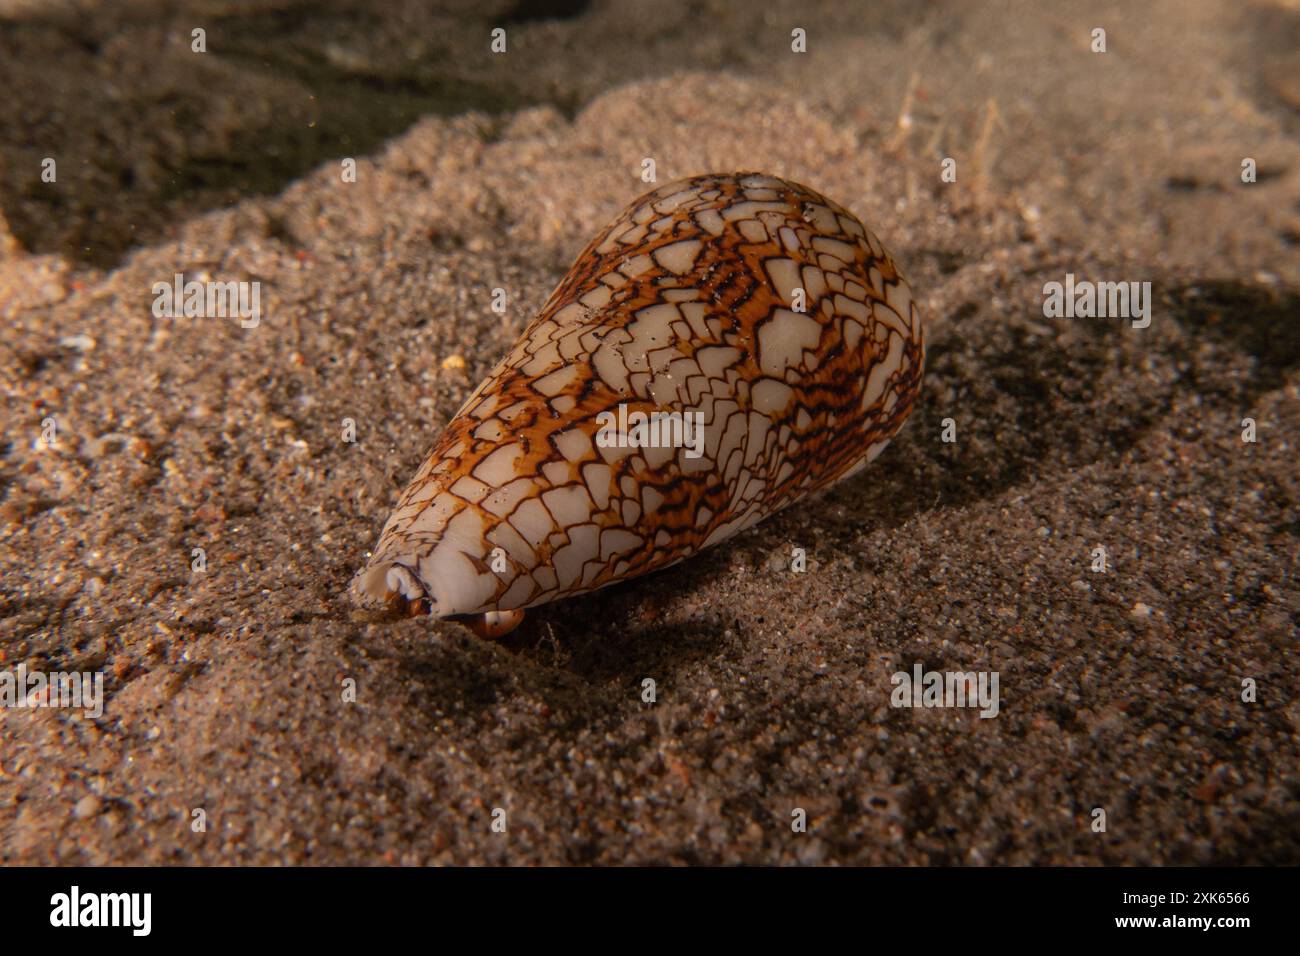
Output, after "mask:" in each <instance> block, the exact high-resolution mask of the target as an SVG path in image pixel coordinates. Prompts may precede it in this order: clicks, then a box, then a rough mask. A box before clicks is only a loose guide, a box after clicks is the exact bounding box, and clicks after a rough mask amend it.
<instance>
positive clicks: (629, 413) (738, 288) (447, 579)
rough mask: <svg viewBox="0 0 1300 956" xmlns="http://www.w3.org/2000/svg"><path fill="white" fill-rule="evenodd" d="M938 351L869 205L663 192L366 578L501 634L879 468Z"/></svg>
mask: <svg viewBox="0 0 1300 956" xmlns="http://www.w3.org/2000/svg"><path fill="white" fill-rule="evenodd" d="M924 362H925V332H924V328H923V325H922V322H921V316H920V313H919V312H918V310H917V307H916V304H915V303H914V302H913V300H912V294H911V291H910V289H909V288H908V285H907V283H906V282H905V281H904V280H903V278H902V276H901V275H900V274H899V272H898V269H897V268H896V267H895V265H894V262H893V260H892V259H891V258H890V256H889V254H888V253H887V252H886V251H885V250H884V248H883V247H882V246H881V244H880V241H879V240H878V239H877V238H876V237H875V236H874V235H873V234H872V233H871V232H870V231H868V230H867V229H866V228H865V227H864V226H863V225H862V223H861V222H859V221H858V219H857V218H856V217H855V216H854V215H853V214H852V213H850V212H849V211H848V210H847V209H845V208H844V207H842V206H840V205H839V204H837V203H835V202H833V201H831V200H829V199H827V198H826V197H824V196H822V195H820V194H818V193H817V192H814V191H813V190H811V189H809V188H807V187H805V186H801V185H799V184H797V183H792V182H788V181H786V180H783V179H778V178H776V177H773V176H768V175H763V174H759V173H734V174H715V175H707V176H697V177H694V178H691V179H686V180H682V181H678V182H674V183H670V184H668V185H665V186H662V187H660V188H658V189H656V190H655V191H653V192H651V193H649V194H647V195H645V196H642V197H641V198H640V199H638V200H636V201H635V202H634V203H632V204H631V205H630V206H629V207H628V208H627V209H626V210H624V212H623V213H622V214H621V215H620V216H619V217H618V218H617V219H615V220H614V221H613V222H612V223H611V224H610V225H609V226H607V227H606V228H605V229H604V230H603V231H602V232H601V233H600V234H599V235H598V236H597V237H596V238H595V239H594V240H592V242H591V244H590V245H588V246H587V248H586V249H585V250H584V251H583V252H582V254H581V255H580V256H579V257H578V260H577V261H576V262H575V263H574V265H573V267H572V268H571V269H570V270H569V272H568V274H567V275H565V277H564V278H563V280H562V281H561V282H560V284H559V287H558V288H557V289H556V290H555V292H554V293H552V295H551V297H550V299H549V300H548V301H547V303H546V305H545V306H544V307H543V308H542V310H541V312H540V314H539V315H538V316H537V318H536V319H534V320H533V322H532V323H531V324H530V325H529V326H528V327H527V328H526V329H525V330H524V332H523V334H522V335H521V336H520V338H519V340H518V341H517V342H516V344H515V345H514V347H513V348H512V349H511V351H510V353H509V354H508V355H506V357H505V358H504V359H502V361H501V362H500V363H499V364H498V365H497V366H496V367H495V368H494V369H493V370H492V372H491V373H490V374H489V375H488V377H487V378H486V379H485V380H484V381H483V382H482V384H480V385H479V386H478V388H477V389H475V391H474V392H473V394H471V395H470V397H469V398H468V400H467V401H466V402H465V404H464V405H463V406H462V408H461V409H460V411H459V412H458V413H457V414H456V415H455V416H454V417H453V419H452V420H451V422H450V423H449V424H448V425H447V428H446V430H445V431H444V432H443V434H442V436H441V437H440V438H439V440H438V442H437V444H436V445H435V446H434V448H433V450H432V451H431V452H430V453H429V455H428V457H427V458H426V459H425V461H424V463H423V464H422V465H421V466H420V469H419V471H418V472H417V473H416V475H415V478H414V479H413V480H412V482H411V484H410V485H409V486H408V487H407V488H406V490H405V491H404V492H403V493H402V495H401V498H400V500H399V501H398V503H397V506H396V508H395V510H394V511H393V513H392V516H391V517H389V519H388V522H387V524H386V525H385V526H384V529H383V533H382V534H381V535H380V539H379V544H378V547H377V548H376V550H375V552H374V555H373V556H372V557H371V558H370V561H369V563H368V564H367V566H366V567H365V568H364V569H363V570H362V572H361V573H360V574H359V575H358V576H357V579H356V582H355V587H356V589H357V591H358V592H359V596H360V597H361V598H362V599H363V600H364V599H374V600H385V599H387V600H392V599H395V598H403V599H406V600H408V601H418V602H425V601H427V602H428V607H429V610H430V613H432V614H434V615H436V616H438V617H446V616H453V615H484V617H483V618H480V619H479V623H480V625H481V626H482V627H483V628H485V629H486V631H487V632H491V633H501V632H502V631H503V630H506V629H509V627H510V626H513V624H514V623H517V621H518V620H519V619H520V618H521V617H522V613H521V612H522V609H524V608H528V607H532V606H535V605H538V604H543V603H546V602H549V601H553V600H556V599H559V598H564V597H570V596H573V595H576V594H582V593H584V592H587V591H593V590H595V589H597V588H601V587H604V586H605V585H608V584H613V583H615V582H618V581H622V580H626V579H629V578H632V577H636V576H638V575H642V574H646V573H648V572H650V571H655V570H657V569H659V568H664V567H667V566H668V565H671V564H675V563H676V562H678V561H681V560H682V559H684V558H687V557H690V556H691V555H692V554H695V553H696V552H698V551H700V550H702V549H704V548H707V547H709V546H710V545H713V544H717V543H718V542H720V541H723V540H725V539H727V538H728V537H730V536H732V535H734V534H736V533H738V532H740V531H742V530H744V529H746V528H748V527H750V526H752V525H754V524H755V523H756V522H758V521H761V520H762V519H763V518H764V517H766V516H768V515H770V514H772V513H773V512H776V511H778V510H780V509H781V508H784V507H785V506H786V505H789V504H791V503H792V502H794V501H797V500H799V499H800V498H802V497H803V496H805V495H807V494H809V493H811V492H814V491H817V490H818V489H821V488H825V487H827V486H828V485H831V484H833V483H834V482H836V481H839V480H840V479H842V478H845V477H847V476H848V475H851V474H853V473H855V472H856V471H858V470H859V469H861V468H863V467H864V466H865V465H866V464H867V463H868V462H870V461H871V460H872V459H874V458H875V457H876V456H877V455H878V454H879V453H880V452H881V450H882V449H883V448H884V447H885V445H886V444H887V443H888V442H889V440H890V439H891V438H892V437H893V436H894V435H895V434H896V433H897V432H898V430H899V428H900V427H902V424H903V422H904V420H905V419H906V418H907V415H908V413H909V412H910V411H911V409H912V406H913V404H914V403H915V401H916V397H917V394H918V393H919V391H920V387H921V377H922V372H923V368H924ZM421 606H422V605H421Z"/></svg>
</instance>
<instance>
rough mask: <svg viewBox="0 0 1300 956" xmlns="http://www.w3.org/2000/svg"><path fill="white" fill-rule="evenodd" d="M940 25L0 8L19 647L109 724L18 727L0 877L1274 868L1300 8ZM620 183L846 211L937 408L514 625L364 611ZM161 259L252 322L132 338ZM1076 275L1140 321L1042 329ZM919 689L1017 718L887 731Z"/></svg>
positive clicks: (1285, 806)
mask: <svg viewBox="0 0 1300 956" xmlns="http://www.w3.org/2000/svg"><path fill="white" fill-rule="evenodd" d="M1137 6H1140V8H1141V9H1140V11H1138V10H1137V9H1136V7H1137ZM913 8H914V5H913V4H908V3H902V2H898V3H886V4H878V5H872V8H871V10H872V12H871V13H870V14H867V13H865V12H863V11H862V10H860V9H856V8H854V7H851V6H848V5H836V4H830V3H813V4H808V3H799V4H787V5H773V6H771V7H769V8H765V10H764V11H763V12H762V14H761V15H760V14H757V13H754V12H753V11H752V9H751V8H750V6H749V5H744V4H737V5H734V6H733V5H726V4H708V5H705V6H703V7H699V6H697V5H695V4H691V3H686V2H681V3H677V2H665V3H663V4H651V5H647V4H643V3H639V2H632V0H626V2H613V3H608V4H592V5H591V6H590V7H585V6H584V5H582V4H571V5H567V4H559V5H558V6H557V7H556V12H557V13H560V14H562V16H558V17H552V18H549V19H546V18H533V17H524V16H522V15H520V14H518V13H512V12H511V11H510V9H509V8H508V5H504V4H501V5H497V7H496V8H492V7H491V5H487V8H486V9H485V7H484V5H483V4H474V3H461V4H448V5H444V6H443V7H442V9H441V11H440V12H429V11H428V9H427V8H426V5H424V4H417V3H393V4H391V5H388V6H384V7H382V8H381V9H379V10H371V9H367V10H366V12H359V11H358V10H353V9H352V8H351V7H350V6H348V5H345V4H324V5H317V4H311V5H304V4H299V3H285V2H265V0H261V2H244V3H236V2H230V3H220V4H194V5H193V9H192V10H191V9H190V8H189V5H187V4H183V3H182V4H157V3H145V2H136V3H119V4H107V3H106V4H102V5H100V4H86V3H68V4H31V3H8V4H4V5H3V6H0V12H3V13H4V14H5V15H6V17H7V18H6V19H4V20H3V21H0V87H3V88H5V89H6V90H8V91H11V93H10V94H7V96H6V98H5V99H4V101H3V102H2V103H0V128H2V129H3V130H4V134H5V135H4V137H3V142H4V144H5V145H4V149H3V151H2V152H0V315H3V317H4V323H3V328H2V329H0V383H2V384H3V395H2V397H0V401H2V402H3V416H4V422H5V426H6V428H5V436H4V437H5V443H4V445H3V455H2V456H0V496H2V499H3V500H2V501H0V668H5V669H9V670H13V669H15V668H17V667H19V666H20V665H22V666H24V667H26V668H28V669H37V670H44V671H61V670H89V671H102V672H103V673H104V675H105V697H106V700H105V711H104V714H103V715H102V716H100V717H98V718H95V719H90V718H87V717H84V716H83V715H81V714H79V713H75V712H69V711H63V710H50V709H47V710H27V709H3V710H0V861H4V862H7V863H43V862H67V863H91V864H106V863H157V862H180V863H276V862H287V863H327V864H335V863H351V862H373V863H410V864H424V863H462V864H463V863H513V864H532V863H601V864H608V863H705V864H719V863H737V862H741V863H771V862H776V863H805V864H825V863H839V864H863V863H885V864H1008V863H1079V864H1101V863H1108V864H1116V863H1133V864H1142V863H1155V864H1183V863H1272V864H1281V863H1296V862H1298V861H1300V748H1298V747H1297V732H1300V691H1298V687H1297V684H1298V683H1300V678H1298V677H1297V674H1298V673H1300V669H1298V668H1297V664H1298V663H1300V661H1298V653H1300V642H1298V641H1297V621H1298V620H1300V618H1298V617H1297V615H1298V613H1300V592H1298V591H1297V588H1296V580H1295V572H1296V558H1297V551H1298V549H1297V537H1298V535H1300V512H1298V509H1297V495H1298V493H1300V469H1297V466H1296V436H1297V433H1298V432H1297V428H1298V427H1300V324H1298V323H1300V308H1298V306H1300V256H1297V254H1296V244H1297V242H1300V150H1298V149H1297V145H1298V144H1297V140H1298V138H1300V60H1298V59H1297V57H1296V56H1295V54H1294V51H1295V50H1296V49H1297V48H1300V8H1297V5H1296V4H1295V3H1292V2H1278V0H1274V2H1263V0H1260V2H1254V3H1248V4H1229V3H1214V2H1207V0H1195V2H1185V3H1150V4H1141V5H1133V4H1118V3H1117V4H1100V5H1063V4H1021V3H1005V4H1004V3H996V4H979V5H970V4H963V3H956V2H952V3H948V2H941V3H933V4H927V5H926V7H925V12H924V13H917V12H915V10H914V9H913ZM500 24H505V25H506V28H507V31H508V35H509V37H510V46H509V50H508V52H507V54H505V55H504V56H501V57H493V56H492V55H491V54H489V53H488V47H487V42H488V41H487V36H488V31H489V30H490V29H492V27H494V26H497V25H500ZM196 25H199V26H204V27H205V29H206V30H207V46H208V52H207V53H205V54H201V55H200V54H194V53H193V52H191V47H190V35H191V29H192V28H193V27H194V26H196ZM794 27H800V28H803V29H805V30H806V31H807V37H808V52H807V53H806V54H795V53H792V52H791V50H790V31H791V29H792V28H794ZM1096 27H1102V28H1105V29H1106V31H1107V51H1106V52H1105V53H1104V54H1099V53H1094V52H1093V51H1092V49H1091V48H1090V47H1091V44H1092V37H1091V31H1092V30H1093V29H1094V28H1096ZM45 157H53V158H55V159H56V160H57V164H58V179H57V182H55V183H44V182H42V181H41V177H40V173H41V168H42V160H43V159H44V158H45ZM343 157H352V158H355V160H356V168H357V177H356V182H355V183H345V182H344V181H343V180H342V177H341V175H340V159H341V158H343ZM646 157H652V158H654V159H655V162H656V169H657V175H658V180H659V182H661V183H662V182H667V181H669V180H671V179H674V178H677V177H680V176H685V175H690V174H695V173H700V172H707V171H716V170H734V169H758V170H763V171H766V172H770V173H774V174H777V175H781V176H786V177H788V178H791V179H794V180H796V181H799V182H803V183H807V184H808V185H810V186H812V187H813V188H815V189H817V190H819V191H821V192H823V193H825V194H826V195H828V196H830V197H831V198H834V199H836V200H837V201H839V202H841V203H843V204H844V205H846V206H848V207H850V208H851V209H852V210H853V211H854V212H855V213H857V214H858V215H859V216H860V217H861V218H862V219H863V221H864V222H866V223H867V224H868V225H869V226H870V227H871V228H872V229H873V230H874V231H875V232H876V233H877V234H878V235H879V236H880V237H881V239H882V240H883V241H884V242H885V244H886V245H887V247H888V248H889V250H890V251H891V253H892V254H893V256H894V257H895V259H896V260H897V261H898V263H899V264H900V267H901V268H902V270H903V272H904V274H905V275H906V276H907V278H908V280H909V281H910V283H911V286H912V289H913V291H914V293H915V294H916V296H917V299H918V301H919V302H920V303H921V305H922V308H923V310H924V314H925V316H926V318H927V321H928V322H929V329H930V352H929V362H928V368H927V376H926V382H925V386H924V391H923V394H922V398H921V402H920V406H919V407H918V409H917V410H916V411H915V412H914V414H913V416H912V419H911V421H910V422H909V423H908V425H907V426H906V427H905V429H904V430H903V432H902V434H901V435H900V436H899V438H898V439H897V440H896V441H895V442H894V443H893V444H892V445H891V446H890V447H889V448H888V449H887V451H886V452H885V453H884V454H883V455H882V456H881V457H880V458H879V459H878V460H877V461H876V462H875V463H874V464H873V465H872V466H870V467H869V468H868V469H867V470H866V471H865V472H863V473H862V474H861V475H859V476H857V477H856V478H854V479H852V480H850V481H848V482H846V483H844V484H841V485H839V486H837V487H836V488H834V489H833V490H832V491H830V492H828V493H826V494H824V495H822V496H820V497H817V498H815V499H812V500H808V501H805V502H803V503H801V504H799V505H797V506H795V507H793V508H791V509H789V510H787V511H785V512H783V513H781V514H780V515H778V516H776V517H774V518H772V519H771V520H768V521H766V522H764V523H763V524H761V525H760V526H758V527H757V528H755V529H754V530H752V531H750V532H747V533H746V534H744V535H743V536H741V537H739V538H736V539H734V540H732V541H730V542H727V543H725V544H723V545H721V546H719V547H716V548H713V549H711V550H709V551H707V552H705V553H703V554H701V555H699V556H697V557H696V558H694V559H692V560H690V561H688V562H685V563H683V564H680V565H678V566H676V567H674V568H672V569H670V570H668V571H665V572H662V573H659V574H656V575H653V576H650V577H646V578H643V579H640V580H637V581H635V582H632V583H629V584H624V585H620V586H618V587H615V588H612V589H609V590H606V591H602V592H599V593H597V594H594V595H591V596H588V597H585V598H580V599H575V600H571V601H566V602H562V603H559V604H555V605H551V606H548V607H544V608H540V609H538V610H536V611H534V612H531V613H530V615H529V618H528V620H527V622H526V623H525V624H524V626H523V627H522V628H521V629H520V630H519V631H517V632H516V633H515V634H513V635H511V636H510V637H509V638H508V639H506V640H505V641H503V642H500V643H493V642H488V641H484V640H481V639H479V638H477V637H474V636H473V635H471V634H469V633H468V632H467V631H466V630H465V629H464V628H462V627H461V626H460V625H458V624H455V623H450V622H437V621H430V620H427V619H410V618H402V617H398V616H395V615H391V614H385V613H381V612H377V611H372V610H366V609H359V608H357V607H355V606H354V605H353V604H352V602H351V601H350V600H349V599H348V596H347V588H348V584H349V581H350V579H351V577H352V575H353V573H354V572H355V571H356V570H357V569H358V568H359V567H360V566H361V565H362V564H363V563H364V560H365V556H366V553H367V551H368V550H369V549H370V548H372V547H373V546H374V543H375V540H376V537H377V534H378V531H379V528H380V525H381V524H382V522H383V520H384V519H385V517H386V516H387V514H388V511H389V509H390V507H391V504H392V502H393V500H394V498H395V496H396V494H397V493H398V492H399V491H400V489H401V488H402V486H403V485H404V484H405V483H406V481H407V480H409V478H410V477H411V476H412V475H413V473H414V471H415V469H416V467H417V466H418V465H419V463H420V461H421V459H422V458H423V456H424V454H425V452H426V451H427V450H428V448H429V447H430V445H431V444H432V442H433V440H434V438H435V437H436V436H437V434H438V432H439V430H440V429H441V427H442V426H443V425H444V424H445V423H446V422H447V420H448V419H449V417H450V416H451V415H452V414H454V412H455V411H456V410H457V408H458V407H459V406H460V404H461V403H462V402H463V401H464V399H465V397H466V396H467V395H468V394H469V392H470V391H471V390H472V389H473V388H474V386H475V385H476V384H477V382H478V381H479V380H480V378H481V377H482V376H483V375H484V374H485V373H486V371H487V370H488V369H489V368H490V367H491V366H492V365H493V364H494V363H495V362H496V361H497V360H498V358H499V357H500V356H501V355H502V354H503V353H504V352H505V350H506V349H507V348H508V346H509V345H510V344H511V342H512V341H513V340H514V338H515V336H516V335H517V334H518V333H519V331H520V330H521V329H522V328H523V326H524V325H525V324H526V323H527V321H528V320H529V319H530V318H531V317H532V315H533V313H534V312H535V311H536V309H537V308H538V307H539V306H540V305H541V304H542V302H543V301H544V299H545V298H546V296H547V295H548V294H549V292H550V290H551V289H552V288H553V287H554V285H555V283H556V282H557V281H558V280H559V278H560V277H561V276H562V275H563V274H564V272H565V271H566V270H567V268H568V266H569V264H570V263H571V261H572V259H573V257H574V256H575V255H576V254H577V252H578V251H579V250H580V249H581V248H582V246H583V245H584V244H585V243H586V241H587V240H588V239H589V238H590V237H591V236H592V235H594V234H595V232H596V231H597V230H598V229H599V228H600V227H601V226H603V225H604V224H605V223H606V222H607V221H608V220H609V219H610V218H612V217H613V215H614V214H615V213H617V212H618V211H619V210H620V209H621V208H622V207H623V206H624V205H625V204H626V203H627V202H628V201H629V200H631V199H632V198H634V197H635V196H636V195H638V194H639V193H641V192H643V191H645V189H646V188H647V187H646V185H645V184H644V183H642V182H641V180H640V178H639V175H640V172H641V169H642V160H643V159H644V158H646ZM945 157H951V158H954V159H955V160H956V163H957V166H956V168H957V170H958V177H957V181H956V182H955V183H946V182H943V181H942V180H941V177H940V175H939V173H940V166H941V162H942V160H943V159H944V158H945ZM1248 157H1249V158H1252V159H1254V160H1255V162H1256V165H1257V170H1258V173H1257V177H1256V181H1255V182H1253V183H1249V184H1248V183H1243V182H1242V180H1241V171H1242V162H1243V159H1245V158H1248ZM176 273H183V274H184V275H186V276H187V277H191V278H199V279H202V278H214V279H222V280H229V279H235V280H239V281H254V280H256V281H258V282H259V283H260V288H261V294H262V301H261V307H262V318H261V321H260V322H259V323H258V324H257V325H256V327H253V328H244V327H242V326H241V324H240V323H239V322H238V321H237V320H235V319H201V318H192V319H166V318H163V319H159V318H156V317H155V316H154V315H153V313H152V311H151V304H152V301H153V298H154V297H153V294H152V292H151V290H152V287H153V285H154V283H156V282H159V281H163V282H170V281H171V279H172V277H173V276H174V275H175V274H176ZM1067 273H1070V274H1074V275H1075V276H1078V277H1088V278H1090V279H1093V280H1107V281H1138V282H1143V281H1149V282H1150V283H1151V284H1152V290H1153V292H1152V294H1153V310H1152V323H1151V325H1150V326H1149V327H1148V328H1145V329H1135V328H1132V327H1131V324H1130V323H1127V322H1125V321H1122V320H1115V319H1108V320H1102V319H1079V318H1065V317H1059V318H1058V317H1049V316H1045V315H1044V310H1043V288H1044V285H1045V283H1048V282H1052V281H1063V280H1064V277H1065V275H1066V274H1067ZM494 288H505V289H507V290H508V293H509V294H508V301H509V308H508V309H507V311H506V313H505V314H497V313H495V312H493V311H492V309H491V301H492V290H493V289H494ZM1247 418H1249V419H1252V420H1253V421H1254V422H1255V423H1256V430H1257V441H1256V442H1253V443H1247V442H1243V440H1242V435H1243V425H1242V422H1243V419H1247ZM344 419H351V420H353V421H354V422H355V423H356V429H357V441H356V442H354V443H347V442H344V441H342V438H341V436H342V428H343V426H342V422H343V420H344ZM946 419H952V420H953V422H954V423H955V427H956V430H957V432H956V433H957V437H958V440H957V441H956V442H955V443H944V442H943V441H942V440H941V435H942V432H943V422H944V421H945V420H946ZM47 420H53V421H54V422H55V423H56V440H55V441H54V443H53V444H52V445H51V444H48V443H46V442H44V441H43V440H42V439H43V436H44V432H45V429H46V425H45V423H46V422H47ZM796 547H798V548H803V549H805V552H806V554H807V556H808V565H807V571H806V572H804V573H795V572H793V571H792V570H791V569H790V567H789V555H790V553H791V549H792V548H796ZM1099 547H1101V548H1104V549H1105V550H1106V553H1107V556H1108V557H1107V569H1106V570H1105V571H1104V572H1101V573H1098V572H1094V571H1093V570H1092V563H1093V555H1094V551H1095V549H1097V548H1099ZM196 548H201V549H203V552H204V556H205V560H206V570H205V571H203V572H195V571H193V570H192V562H193V560H194V557H193V552H194V549H196ZM917 664H920V665H922V666H923V668H924V669H926V670H940V671H953V670H960V671H985V672H997V673H998V675H999V686H1000V693H1001V705H1000V709H999V712H998V714H997V716H996V717H995V718H991V719H981V718H980V717H979V715H978V714H977V713H976V712H974V711H972V710H969V709H968V710H960V709H915V710H913V709H899V708H893V707H891V706H890V694H891V690H892V689H893V688H892V685H891V680H890V678H891V675H893V674H894V673H895V672H898V671H909V672H910V671H911V670H912V669H913V667H914V666H915V665H917ZM646 678H650V679H653V680H654V681H655V682H656V686H657V700H656V701H655V703H653V704H652V705H651V704H647V703H645V702H644V701H643V699H642V686H643V684H642V682H643V681H644V680H645V679H646ZM1248 679H1249V680H1250V681H1253V683H1254V686H1255V688H1256V690H1255V699H1254V700H1253V701H1245V700H1243V681H1246V680H1248ZM347 680H351V681H354V682H355V687H356V700H355V702H352V701H350V700H345V699H344V693H343V689H344V686H345V681H347ZM349 686H350V685H349ZM495 808H502V809H504V810H505V811H506V819H507V820H508V826H507V828H506V832H505V833H498V832H493V829H492V827H491V822H492V815H493V810H494V809H495ZM795 808H802V809H803V810H804V811H805V812H806V816H807V830H806V832H803V833H796V832H792V828H791V819H792V816H791V814H792V811H793V810H794V809H795ZM1097 809H1103V810H1104V811H1105V814H1106V828H1105V831H1104V832H1096V831H1095V829H1094V820H1095V819H1096V815H1095V811H1096V810H1097ZM195 810H202V811H203V813H202V819H203V820H204V821H205V823H206V828H205V829H203V830H202V831H201V832H196V828H195V827H194V825H193V821H194V820H195V819H197V818H196V816H195Z"/></svg>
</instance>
